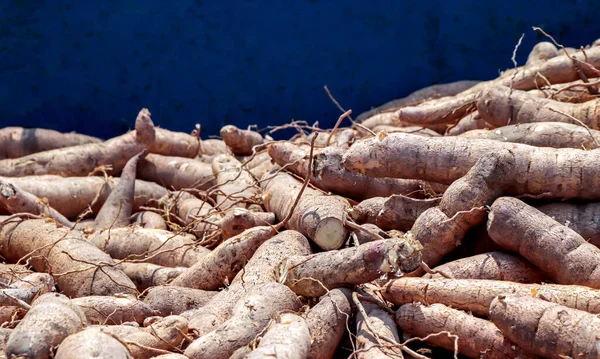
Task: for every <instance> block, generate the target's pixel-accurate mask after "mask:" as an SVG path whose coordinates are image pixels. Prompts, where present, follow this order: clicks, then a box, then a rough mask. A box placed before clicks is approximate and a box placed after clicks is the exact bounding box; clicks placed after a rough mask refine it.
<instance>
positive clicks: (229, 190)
mask: <svg viewBox="0 0 600 359" xmlns="http://www.w3.org/2000/svg"><path fill="white" fill-rule="evenodd" d="M212 170H213V174H214V175H215V177H216V181H215V183H216V185H217V186H218V187H217V188H218V192H217V195H216V202H217V206H218V207H219V209H221V210H227V209H229V208H236V207H241V208H249V207H250V206H251V205H252V204H253V203H255V202H256V201H257V200H258V198H259V192H260V189H259V187H258V185H257V184H256V180H255V179H254V178H253V177H252V175H251V174H250V172H248V171H247V170H246V169H244V168H243V167H242V164H241V162H240V161H238V160H237V159H236V158H235V157H233V156H230V155H219V156H217V157H215V159H214V160H213V162H212Z"/></svg>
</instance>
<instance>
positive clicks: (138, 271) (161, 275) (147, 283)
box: [117, 262, 187, 291]
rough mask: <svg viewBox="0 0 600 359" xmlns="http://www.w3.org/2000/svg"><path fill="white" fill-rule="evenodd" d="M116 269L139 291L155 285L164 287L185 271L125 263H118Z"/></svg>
mask: <svg viewBox="0 0 600 359" xmlns="http://www.w3.org/2000/svg"><path fill="white" fill-rule="evenodd" d="M117 267H118V268H119V269H120V270H122V271H123V273H125V274H126V275H127V276H128V277H129V279H131V280H132V281H133V283H135V285H136V287H137V289H138V290H139V291H143V290H146V289H148V288H151V287H154V286H157V285H166V284H168V283H170V282H171V281H172V280H173V279H175V278H177V276H179V275H180V274H181V273H183V272H185V271H186V269H187V268H185V267H174V268H172V267H163V266H159V265H156V264H152V263H127V262H122V263H119V265H118V266H117Z"/></svg>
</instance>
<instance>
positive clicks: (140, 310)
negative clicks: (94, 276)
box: [71, 295, 155, 325]
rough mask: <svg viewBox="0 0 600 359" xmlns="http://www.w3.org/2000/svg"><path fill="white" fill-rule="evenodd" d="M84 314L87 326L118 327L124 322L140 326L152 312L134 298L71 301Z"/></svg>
mask: <svg viewBox="0 0 600 359" xmlns="http://www.w3.org/2000/svg"><path fill="white" fill-rule="evenodd" d="M71 303H73V304H75V305H76V306H78V307H79V308H81V310H82V311H83V313H84V314H85V317H86V319H87V323H88V324H90V325H91V324H109V325H119V324H122V323H125V322H137V323H139V324H142V323H143V322H144V319H146V318H148V317H151V316H153V315H154V314H155V313H154V311H153V310H152V309H151V308H150V307H149V306H148V305H146V304H144V303H142V302H140V301H139V300H137V299H136V298H135V297H128V296H123V295H120V296H119V295H117V296H112V297H109V296H90V297H81V298H75V299H72V300H71Z"/></svg>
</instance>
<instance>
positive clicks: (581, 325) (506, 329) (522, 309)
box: [490, 296, 600, 358]
mask: <svg viewBox="0 0 600 359" xmlns="http://www.w3.org/2000/svg"><path fill="white" fill-rule="evenodd" d="M490 318H491V320H492V322H493V323H494V324H495V325H496V326H497V327H498V328H499V329H500V330H502V333H504V335H505V336H506V337H507V338H508V339H510V341H512V342H513V343H515V344H517V345H518V346H519V347H521V348H522V349H523V350H525V351H527V352H528V353H530V354H531V355H539V356H541V357H544V358H567V357H571V358H597V357H598V355H600V348H598V331H600V319H599V318H598V317H597V316H596V315H592V314H589V313H587V312H584V311H581V310H576V309H571V308H567V307H564V306H562V305H559V304H555V303H550V302H546V301H544V300H541V299H537V298H531V297H527V296H520V297H515V296H499V297H497V298H496V299H494V301H493V302H492V304H491V305H490Z"/></svg>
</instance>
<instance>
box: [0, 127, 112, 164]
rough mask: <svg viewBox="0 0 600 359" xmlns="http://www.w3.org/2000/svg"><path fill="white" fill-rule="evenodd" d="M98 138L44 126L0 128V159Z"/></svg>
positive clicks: (95, 141) (22, 155)
mask: <svg viewBox="0 0 600 359" xmlns="http://www.w3.org/2000/svg"><path fill="white" fill-rule="evenodd" d="M99 142H101V140H100V139H98V138H95V137H91V136H86V135H82V134H79V133H74V132H71V133H61V132H58V131H54V130H50V129H45V128H23V127H5V128H3V129H0V143H1V144H2V145H1V146H0V159H5V158H19V157H24V156H27V155H30V154H32V153H38V152H43V151H49V150H53V149H57V148H63V147H71V146H78V145H84V144H88V143H99Z"/></svg>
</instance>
